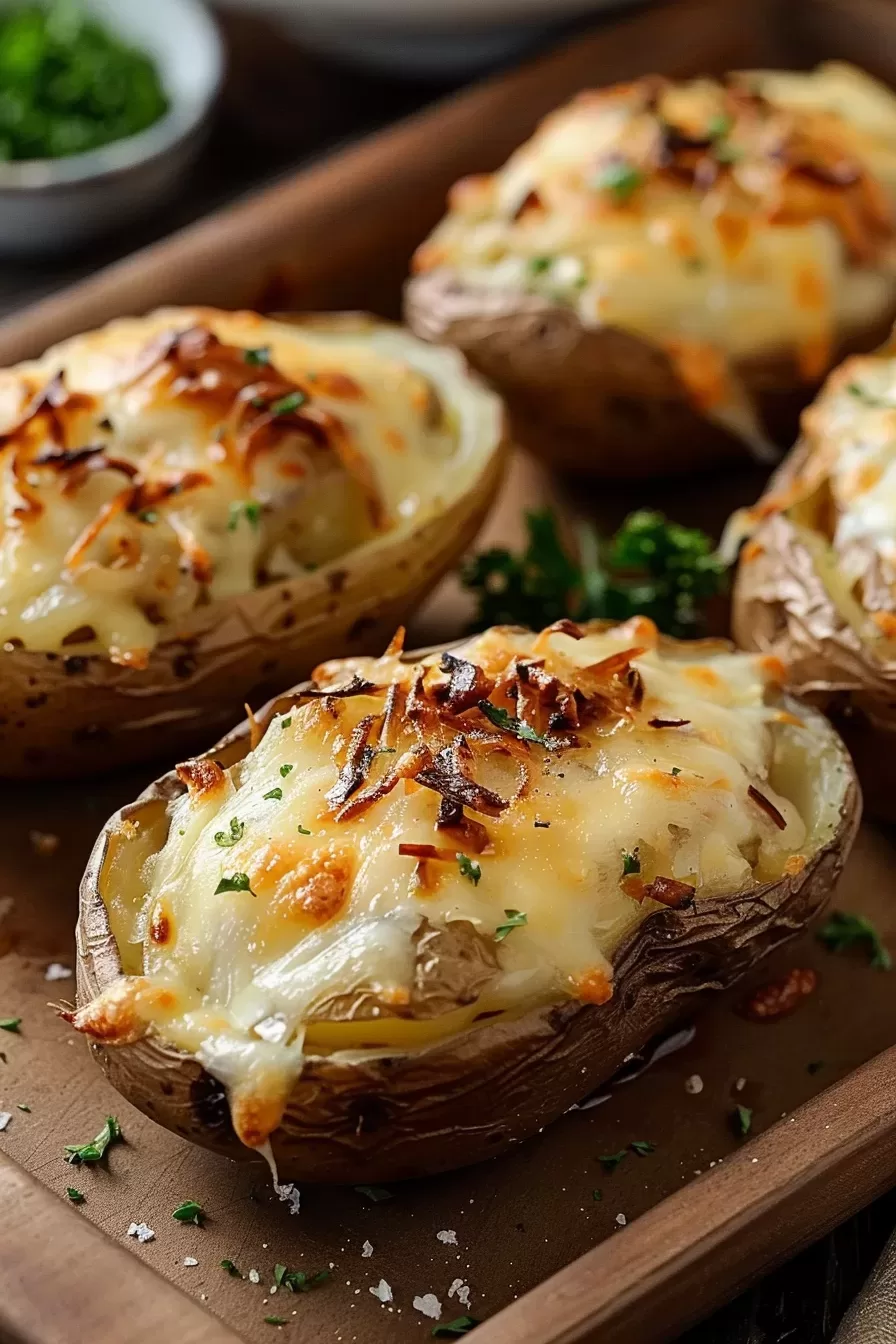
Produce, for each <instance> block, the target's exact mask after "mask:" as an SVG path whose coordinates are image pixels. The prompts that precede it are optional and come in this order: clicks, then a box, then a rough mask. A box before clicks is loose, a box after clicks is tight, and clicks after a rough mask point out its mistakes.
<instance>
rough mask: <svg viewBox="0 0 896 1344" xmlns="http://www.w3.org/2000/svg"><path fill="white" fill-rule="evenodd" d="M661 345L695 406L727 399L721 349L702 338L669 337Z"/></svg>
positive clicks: (700, 407) (726, 374)
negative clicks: (694, 339)
mask: <svg viewBox="0 0 896 1344" xmlns="http://www.w3.org/2000/svg"><path fill="white" fill-rule="evenodd" d="M663 346H664V348H665V350H666V353H667V354H668V355H669V358H670V359H671V361H672V363H673V364H674V366H675V370H676V372H677V373H678V376H679V378H680V379H681V381H682V382H683V383H684V386H685V389H686V391H687V393H688V396H689V398H690V400H691V401H692V402H693V404H694V406H696V407H697V409H698V410H701V411H710V410H712V408H713V407H714V406H719V405H721V404H722V403H723V402H725V401H727V400H729V398H730V394H731V374H730V369H729V366H728V360H727V358H726V357H725V355H724V353H723V352H722V351H721V350H717V349H716V347H715V346H713V345H709V344H708V343H706V342H704V341H692V340H687V339H685V338H684V337H674V338H669V339H668V340H665V341H664V342H663Z"/></svg>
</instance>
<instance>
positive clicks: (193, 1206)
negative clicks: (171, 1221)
mask: <svg viewBox="0 0 896 1344" xmlns="http://www.w3.org/2000/svg"><path fill="white" fill-rule="evenodd" d="M171 1217H172V1218H175V1219H176V1220H177V1221H178V1222H179V1223H195V1224H196V1226H197V1227H201V1226H202V1224H203V1222H204V1221H205V1210H204V1209H203V1207H202V1205H201V1204H197V1203H196V1200H195V1199H185V1200H184V1201H183V1203H182V1204H178V1206H177V1208H176V1209H175V1210H174V1212H173V1213H172V1215H171Z"/></svg>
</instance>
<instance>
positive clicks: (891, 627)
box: [871, 611, 896, 639]
mask: <svg viewBox="0 0 896 1344" xmlns="http://www.w3.org/2000/svg"><path fill="white" fill-rule="evenodd" d="M871 619H872V621H873V622H874V624H875V625H876V626H877V628H878V630H879V631H880V633H881V634H882V635H883V636H884V638H885V639H896V615H894V614H893V612H891V611H873V612H872V613H871Z"/></svg>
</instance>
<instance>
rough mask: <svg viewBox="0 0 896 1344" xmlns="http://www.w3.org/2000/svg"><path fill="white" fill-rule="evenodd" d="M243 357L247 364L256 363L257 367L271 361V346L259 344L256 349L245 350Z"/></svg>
mask: <svg viewBox="0 0 896 1344" xmlns="http://www.w3.org/2000/svg"><path fill="white" fill-rule="evenodd" d="M243 359H244V360H245V361H246V363H247V364H254V365H255V366H256V368H258V367H261V366H262V365H264V364H270V362H271V350H270V346H267V345H259V346H256V348H255V349H254V350H244V351H243Z"/></svg>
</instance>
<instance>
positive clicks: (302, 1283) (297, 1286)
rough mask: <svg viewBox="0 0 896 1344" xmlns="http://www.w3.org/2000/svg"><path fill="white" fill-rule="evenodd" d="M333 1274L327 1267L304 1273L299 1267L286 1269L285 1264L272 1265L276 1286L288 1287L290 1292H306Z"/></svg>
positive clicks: (324, 1281)
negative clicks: (312, 1272) (311, 1272)
mask: <svg viewBox="0 0 896 1344" xmlns="http://www.w3.org/2000/svg"><path fill="white" fill-rule="evenodd" d="M332 1277H333V1276H332V1274H331V1273H330V1271H329V1270H328V1269H319V1270H317V1272H316V1273H315V1274H305V1273H303V1271H302V1270H301V1269H287V1268H286V1266H285V1265H275V1266H274V1282H275V1283H276V1285H277V1287H278V1288H288V1289H289V1291H290V1292H291V1293H307V1292H310V1291H311V1289H312V1288H316V1287H317V1285H318V1284H319V1283H326V1281H327V1279H331V1278H332Z"/></svg>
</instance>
